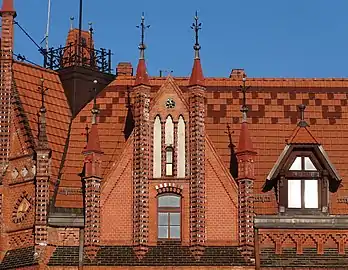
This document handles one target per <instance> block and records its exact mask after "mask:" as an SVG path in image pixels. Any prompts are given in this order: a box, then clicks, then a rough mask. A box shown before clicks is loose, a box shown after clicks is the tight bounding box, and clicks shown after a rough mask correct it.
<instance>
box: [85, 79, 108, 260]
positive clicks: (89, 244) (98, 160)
mask: <svg viewBox="0 0 348 270" xmlns="http://www.w3.org/2000/svg"><path fill="white" fill-rule="evenodd" d="M94 84H97V81H96V80H94ZM96 94H97V90H96V88H94V102H93V108H92V111H91V112H92V126H91V129H90V132H89V134H88V141H87V145H86V147H85V149H84V150H83V151H82V154H83V155H84V156H85V160H84V175H83V182H84V190H85V198H84V203H85V235H84V246H85V254H86V255H87V257H88V258H89V259H90V260H93V259H94V258H95V256H96V255H97V252H98V250H99V245H100V185H101V181H102V173H101V165H102V156H103V152H102V150H101V148H100V143H99V135H98V123H97V115H98V113H99V110H98V108H97V102H96Z"/></svg>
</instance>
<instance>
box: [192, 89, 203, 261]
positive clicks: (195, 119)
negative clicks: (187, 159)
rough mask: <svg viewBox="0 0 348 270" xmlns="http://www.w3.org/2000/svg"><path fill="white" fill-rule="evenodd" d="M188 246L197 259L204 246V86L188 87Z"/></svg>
mask: <svg viewBox="0 0 348 270" xmlns="http://www.w3.org/2000/svg"><path fill="white" fill-rule="evenodd" d="M190 91H191V96H190V155H191V164H190V168H191V179H190V246H191V251H192V253H193V255H194V256H195V257H196V259H199V258H200V256H201V255H202V254H203V252H204V246H205V241H206V239H205V121H204V119H205V88H204V87H202V86H198V85H196V86H192V87H190Z"/></svg>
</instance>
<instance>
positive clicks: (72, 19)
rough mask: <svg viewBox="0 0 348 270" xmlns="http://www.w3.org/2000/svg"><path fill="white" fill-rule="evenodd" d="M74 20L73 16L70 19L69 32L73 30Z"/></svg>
mask: <svg viewBox="0 0 348 270" xmlns="http://www.w3.org/2000/svg"><path fill="white" fill-rule="evenodd" d="M74 20H75V18H74V16H71V17H70V30H73V28H74Z"/></svg>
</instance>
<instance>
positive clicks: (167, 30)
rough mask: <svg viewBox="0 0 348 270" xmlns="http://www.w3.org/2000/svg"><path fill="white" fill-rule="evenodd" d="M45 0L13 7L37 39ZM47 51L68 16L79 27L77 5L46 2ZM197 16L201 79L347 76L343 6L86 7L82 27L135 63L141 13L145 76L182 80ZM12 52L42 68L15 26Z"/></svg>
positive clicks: (140, 0)
mask: <svg viewBox="0 0 348 270" xmlns="http://www.w3.org/2000/svg"><path fill="white" fill-rule="evenodd" d="M47 2H48V0H30V1H29V0H15V7H16V10H17V13H18V17H17V20H18V22H19V23H20V24H21V25H22V26H23V27H24V28H25V29H26V30H27V31H28V32H29V33H30V34H31V35H32V37H33V38H34V39H35V40H36V41H38V42H39V41H40V40H42V38H43V37H44V33H45V28H46V21H47ZM51 2H52V12H51V28H50V45H51V46H58V45H61V44H64V43H65V38H66V35H67V32H68V30H69V25H70V21H69V18H70V16H74V17H75V18H76V19H75V26H76V27H77V26H78V10H79V0H51ZM196 10H198V12H199V17H200V20H201V22H202V24H203V29H202V31H201V34H200V43H201V46H202V50H201V59H202V65H203V69H204V74H205V75H206V76H209V77H211V76H216V77H227V76H228V75H229V73H230V71H231V69H232V68H244V69H245V70H246V72H247V74H248V76H249V77H347V75H348V1H347V0H334V1H328V0H243V1H241V0H239V1H237V0H215V1H208V0H201V1H191V0H186V1H184V0H176V1H166V0H147V1H144V0H128V1H127V0H123V1H116V0H98V1H92V0H84V18H83V23H84V28H85V29H87V28H88V22H89V21H91V22H93V25H94V29H95V42H96V46H98V47H105V48H108V49H111V50H112V52H113V53H114V56H113V67H115V66H116V64H117V63H118V62H120V61H130V62H132V63H133V65H135V64H136V62H137V57H138V50H137V45H138V43H139V39H140V33H139V30H138V29H137V28H136V27H135V26H136V25H138V24H139V22H140V16H141V13H142V12H143V11H144V12H145V16H146V22H147V23H148V24H150V25H151V27H150V29H149V30H148V31H147V33H146V44H147V47H148V49H147V50H146V58H147V66H148V72H149V74H150V75H158V74H159V70H160V69H162V70H173V71H174V72H173V74H174V76H187V75H188V74H189V73H190V71H191V67H192V59H193V49H192V46H193V43H194V33H193V32H192V30H191V29H190V25H191V24H192V22H193V16H194V12H195V11H196ZM15 53H20V54H23V55H25V56H26V57H27V58H28V59H30V60H32V61H34V62H37V63H42V58H41V57H40V55H39V53H38V52H37V49H36V47H35V46H34V45H32V43H31V42H30V41H29V40H28V38H27V37H25V35H24V34H23V33H22V32H21V31H20V30H19V29H18V27H16V31H15Z"/></svg>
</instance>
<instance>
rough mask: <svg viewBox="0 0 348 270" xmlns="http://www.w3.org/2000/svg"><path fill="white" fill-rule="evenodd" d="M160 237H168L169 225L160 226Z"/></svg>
mask: <svg viewBox="0 0 348 270" xmlns="http://www.w3.org/2000/svg"><path fill="white" fill-rule="evenodd" d="M158 238H168V226H158Z"/></svg>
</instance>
